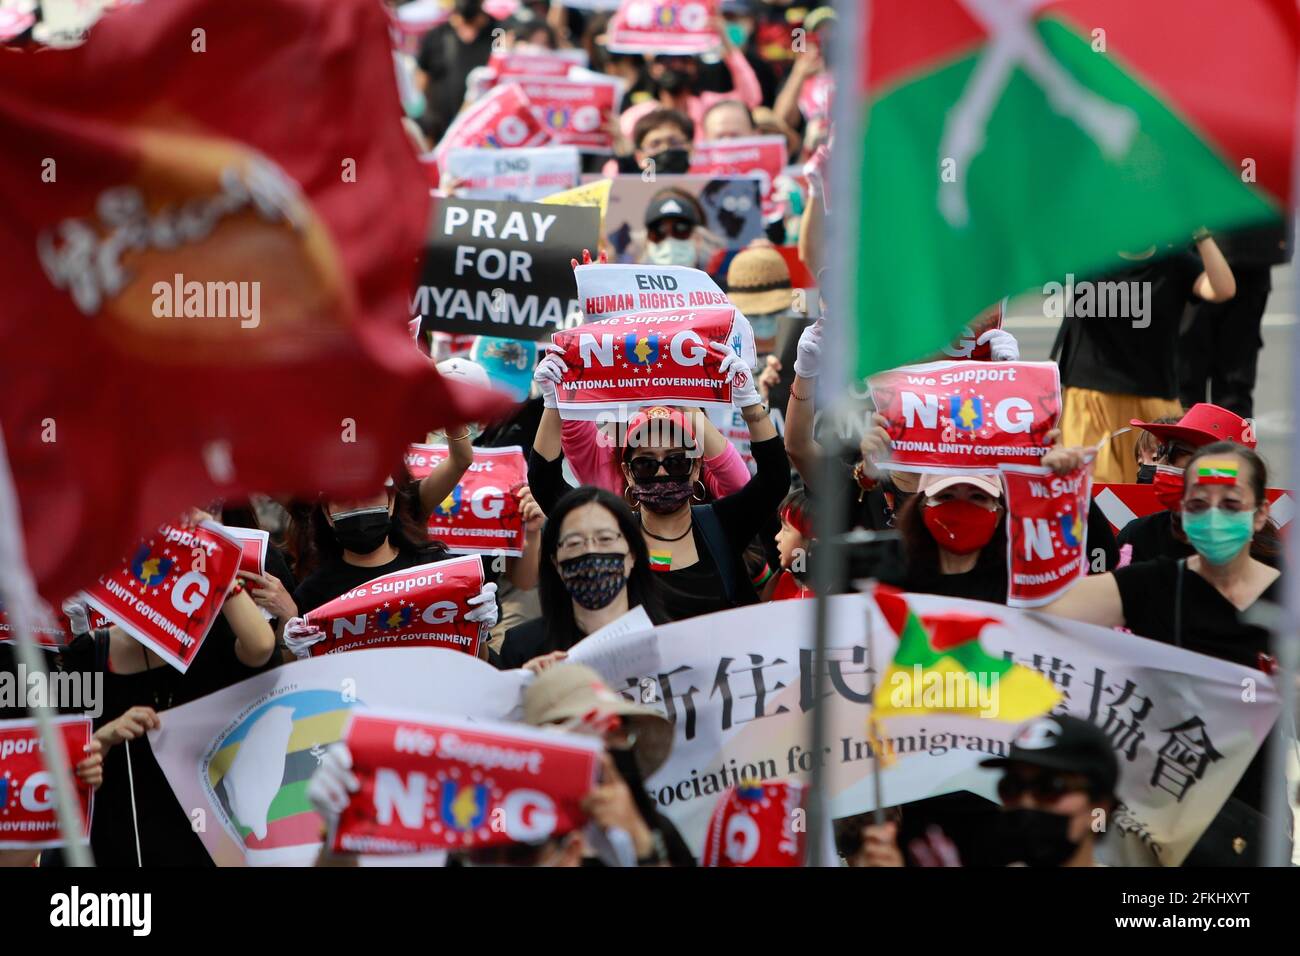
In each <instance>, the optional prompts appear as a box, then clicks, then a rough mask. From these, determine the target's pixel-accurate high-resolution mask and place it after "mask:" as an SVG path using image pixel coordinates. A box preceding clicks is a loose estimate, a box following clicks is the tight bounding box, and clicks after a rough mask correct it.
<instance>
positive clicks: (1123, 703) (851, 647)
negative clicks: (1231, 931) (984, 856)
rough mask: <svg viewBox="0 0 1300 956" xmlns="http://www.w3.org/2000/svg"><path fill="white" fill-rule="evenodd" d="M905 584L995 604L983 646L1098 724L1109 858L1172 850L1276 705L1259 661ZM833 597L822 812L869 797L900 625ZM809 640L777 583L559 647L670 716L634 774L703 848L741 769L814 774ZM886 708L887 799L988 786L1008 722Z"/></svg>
mask: <svg viewBox="0 0 1300 956" xmlns="http://www.w3.org/2000/svg"><path fill="white" fill-rule="evenodd" d="M907 598H908V601H909V603H910V604H911V606H912V608H913V610H915V611H916V612H917V613H918V614H937V613H942V612H945V611H948V612H953V611H955V612H966V613H974V614H978V615H980V616H984V617H988V618H992V619H994V621H995V622H996V623H993V624H989V625H987V626H986V627H985V629H984V631H983V633H982V635H981V638H980V641H981V644H982V645H983V647H984V648H985V649H986V650H987V651H988V652H989V653H991V654H995V655H1002V654H1005V653H1010V655H1011V656H1012V657H1013V658H1014V660H1015V661H1016V662H1017V663H1020V664H1023V665H1025V666H1028V667H1032V668H1034V669H1036V670H1038V671H1039V672H1040V673H1042V674H1044V675H1045V676H1047V677H1048V679H1050V680H1051V681H1052V682H1053V684H1055V685H1056V687H1057V689H1058V690H1059V691H1060V692H1061V693H1062V695H1063V701H1062V704H1061V705H1060V708H1059V710H1060V711H1061V712H1066V713H1071V714H1075V715H1077V716H1079V717H1082V718H1085V719H1088V720H1091V721H1092V722H1093V723H1095V724H1097V725H1098V726H1100V727H1101V728H1102V729H1103V730H1105V731H1106V733H1107V734H1108V735H1109V736H1110V738H1111V741H1112V743H1113V744H1114V746H1115V751H1116V755H1117V757H1118V759H1119V764H1120V784H1119V787H1118V793H1119V797H1120V799H1121V801H1122V803H1123V806H1122V807H1120V808H1119V809H1118V810H1117V812H1116V813H1115V814H1113V815H1112V819H1111V821H1110V823H1111V828H1110V832H1108V834H1107V835H1106V838H1105V839H1104V840H1103V841H1102V842H1101V844H1100V847H1099V854H1100V855H1101V857H1102V858H1103V860H1104V861H1105V862H1108V863H1111V864H1112V865H1116V864H1127V865H1165V866H1177V865H1178V864H1179V863H1180V862H1181V861H1182V859H1183V858H1184V857H1185V856H1186V855H1187V852H1188V851H1189V850H1190V849H1191V847H1192V845H1193V844H1194V843H1195V842H1196V840H1197V838H1199V836H1200V834H1201V833H1202V832H1203V831H1204V829H1205V827H1206V826H1208V825H1209V822H1210V821H1211V820H1212V819H1213V817H1214V816H1215V814H1216V813H1217V812H1218V811H1219V809H1220V807H1221V806H1222V805H1223V803H1224V801H1225V800H1226V799H1227V797H1228V794H1229V793H1230V792H1231V791H1232V788H1233V787H1234V786H1235V785H1236V783H1237V781H1238V779H1239V778H1240V777H1241V775H1242V773H1243V771H1244V770H1245V769H1246V766H1247V764H1249V762H1250V760H1251V758H1252V757H1253V756H1254V754H1255V751H1256V750H1257V749H1258V747H1259V745H1260V742H1261V741H1262V740H1263V738H1264V736H1265V734H1267V732H1268V730H1269V728H1270V727H1272V725H1273V722H1274V721H1275V720H1276V718H1277V714H1278V710H1279V706H1278V700H1277V693H1276V690H1275V688H1274V686H1273V683H1272V681H1271V679H1270V678H1269V677H1268V676H1266V675H1265V674H1263V673H1262V672H1260V671H1255V670H1251V669H1248V668H1245V667H1240V666H1238V665H1235V664H1230V663H1227V662H1224V661H1219V660H1215V659H1213V658H1209V657H1205V656H1202V655H1200V654H1193V653H1191V652H1189V651H1184V650H1181V649H1178V648H1175V647H1170V646H1167V645H1164V644H1159V643H1156V642H1154V641H1148V640H1145V639H1143V638H1139V637H1134V636H1132V635H1130V634H1125V633H1121V632H1118V631H1113V630H1109V629H1106V628H1100V627H1094V626H1092V625H1088V624H1079V623H1076V622H1073V621H1066V620H1062V619H1060V618H1055V617H1051V616H1048V615H1045V614H1042V613H1037V612H1031V611H1018V610H1013V609H1011V608H1005V607H1002V606H1000V605H993V604H985V603H982V602H978V601H965V600H958V599H954V598H942V597H936V596H933V595H908V596H907ZM829 610H830V628H831V630H830V640H829V643H828V648H829V651H828V656H827V659H826V660H825V661H824V662H823V663H822V665H821V666H822V667H823V668H824V669H825V672H826V673H827V680H826V684H827V693H828V697H829V699H830V703H831V706H830V710H829V713H828V722H827V744H828V746H827V749H826V751H825V755H824V761H825V764H826V770H827V775H826V781H827V786H828V788H829V794H828V795H829V798H830V810H831V815H832V816H833V817H836V818H838V817H844V816H850V815H853V814H857V813H862V812H864V811H867V810H870V809H873V808H874V805H875V802H874V793H873V781H872V777H871V772H872V768H873V765H874V760H873V759H872V749H871V744H870V742H869V740H868V735H867V717H868V714H869V712H870V706H869V703H868V701H869V700H870V693H871V691H872V689H873V682H874V678H875V675H876V674H880V673H883V672H884V670H885V668H886V667H887V666H888V664H889V662H890V660H891V659H892V658H893V655H894V652H895V650H896V646H897V640H896V638H895V637H894V634H893V632H892V631H891V630H890V629H889V627H888V625H887V624H886V623H885V620H884V618H883V617H882V616H881V615H880V613H879V611H878V610H877V609H876V608H875V606H874V604H869V602H868V601H867V599H866V598H865V597H863V596H861V595H840V596H837V597H834V598H831V601H830V609H829ZM868 622H870V638H871V639H870V642H868ZM813 641H814V637H813V602H811V601H781V602H775V603H769V604H762V605H756V606H753V607H746V608H739V609H736V610H732V611H724V612H721V613H719V614H710V615H706V616H703V617H697V618H692V619H689V620H686V621H679V622H676V623H674V624H668V625H664V626H662V627H659V628H657V629H653V630H645V629H642V630H639V631H634V632H631V633H625V634H622V635H619V636H616V637H608V636H606V637H602V640H601V642H600V644H599V646H598V647H596V648H594V649H592V650H586V649H584V647H583V644H581V643H580V644H578V645H577V646H576V647H574V648H573V649H572V650H571V651H570V652H569V659H570V660H571V661H578V662H581V663H584V664H587V665H588V666H590V667H593V668H595V669H596V670H597V671H598V672H600V673H601V674H602V676H603V677H604V678H605V680H606V681H608V682H609V684H610V686H611V687H613V688H615V689H616V690H618V691H620V692H621V693H623V694H625V695H626V696H628V697H629V698H631V699H633V700H636V701H639V702H642V703H648V704H651V705H652V706H655V707H657V708H658V709H660V710H661V711H662V712H663V713H664V714H665V715H666V716H667V717H668V718H669V719H670V720H672V721H673V722H674V724H675V744H674V748H673V752H672V755H671V756H670V757H669V759H668V762H667V763H665V764H664V766H663V767H662V768H661V769H660V770H659V771H658V772H657V773H656V774H655V775H654V776H653V777H652V778H651V779H650V780H649V781H648V783H647V786H648V788H649V790H650V791H651V794H652V795H653V797H654V799H655V800H656V801H657V802H658V804H659V807H660V809H661V810H662V811H663V812H664V813H665V814H666V815H667V816H668V817H669V818H670V819H672V821H673V822H674V823H675V824H676V825H677V826H678V828H679V829H680V830H681V832H682V835H683V836H684V837H685V838H686V840H687V842H688V843H689V844H690V845H691V848H692V850H693V851H694V852H695V853H696V854H697V855H698V854H699V853H700V852H701V851H702V849H703V846H704V837H705V832H706V829H707V826H708V821H709V816H710V814H711V813H712V811H713V808H714V805H715V804H716V802H717V800H718V798H719V797H720V796H721V795H722V794H723V793H724V792H725V791H726V789H727V788H728V787H729V786H733V785H735V784H736V783H738V782H739V781H740V780H741V779H743V778H745V777H747V776H748V777H752V778H754V779H759V780H770V779H784V778H790V779H795V780H806V779H807V778H808V777H809V776H810V771H811V770H812V766H813V754H812V753H811V752H810V750H809V746H810V742H809V738H810V732H811V716H810V709H811V707H812V706H813V702H814V699H815V698H814V694H815V690H814V677H815V674H816V670H815V668H814V662H813ZM868 643H870V652H869V653H868V649H867V648H868ZM869 665H870V666H869ZM882 723H883V725H884V726H883V729H882V731H881V733H882V736H884V737H886V738H888V740H889V741H891V742H892V747H893V749H894V750H895V751H896V752H897V753H898V758H897V759H896V760H895V761H894V762H893V763H892V764H891V765H890V766H888V767H887V768H886V769H885V770H884V771H883V772H882V774H881V787H882V793H883V795H884V801H885V803H886V804H888V805H895V804H901V803H907V802H910V801H913V800H919V799H923V798H925V797H930V796H937V795H940V794H944V793H951V792H954V791H959V790H967V791H970V792H972V793H976V794H979V795H981V796H985V797H988V798H990V799H996V798H995V796H994V794H995V788H996V783H997V780H998V777H999V774H998V772H996V771H991V770H984V769H981V768H980V767H979V766H978V763H979V761H981V760H983V759H985V758H987V757H989V756H1006V754H1007V751H1008V748H1009V742H1010V740H1011V738H1012V737H1013V736H1014V734H1015V731H1016V729H1017V725H1016V724H1011V723H1002V722H999V721H995V720H992V719H985V718H979V717H955V716H948V715H935V714H930V715H927V716H924V717H890V718H886V719H884V720H883V721H882Z"/></svg>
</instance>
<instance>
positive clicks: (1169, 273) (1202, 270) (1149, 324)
mask: <svg viewBox="0 0 1300 956" xmlns="http://www.w3.org/2000/svg"><path fill="white" fill-rule="evenodd" d="M1195 241H1196V254H1193V253H1191V252H1189V251H1177V252H1172V253H1166V254H1158V252H1157V249H1156V247H1155V246H1152V247H1151V248H1150V249H1148V250H1144V251H1143V252H1141V253H1137V254H1125V253H1121V255H1123V257H1124V258H1126V259H1128V260H1130V261H1132V262H1133V265H1132V266H1131V267H1130V268H1128V269H1126V270H1125V271H1122V272H1116V273H1114V274H1111V275H1108V276H1100V277H1097V281H1094V282H1088V283H1082V282H1081V283H1079V284H1078V286H1077V287H1076V297H1075V299H1074V300H1073V302H1072V303H1071V305H1072V308H1071V310H1070V313H1069V315H1068V316H1067V317H1066V318H1065V321H1064V322H1063V323H1062V325H1061V330H1060V333H1059V334H1058V336H1057V340H1056V344H1055V345H1054V346H1053V349H1052V357H1053V358H1056V357H1057V355H1059V356H1060V365H1061V386H1062V396H1061V397H1062V413H1061V428H1062V430H1063V431H1064V433H1065V435H1064V437H1065V444H1066V445H1068V446H1070V447H1075V446H1087V445H1091V446H1096V445H1099V444H1100V445H1101V446H1102V447H1101V450H1100V452H1099V453H1098V455H1097V460H1096V463H1095V464H1094V466H1093V475H1094V476H1095V479H1096V480H1097V481H1101V482H1130V481H1132V480H1133V479H1134V477H1135V475H1136V468H1135V466H1134V464H1133V446H1134V444H1135V443H1136V442H1137V436H1136V434H1134V433H1132V432H1129V433H1127V434H1124V435H1119V436H1116V437H1114V438H1113V439H1111V438H1110V436H1111V435H1112V434H1113V433H1114V432H1115V431H1117V430H1119V429H1122V428H1123V427H1124V426H1125V425H1127V424H1128V421H1129V419H1130V418H1133V417H1140V418H1145V419H1147V420H1148V421H1149V420H1151V419H1154V418H1159V417H1161V416H1165V415H1176V414H1179V413H1180V411H1181V406H1180V405H1179V403H1178V329H1179V323H1180V322H1181V320H1182V315H1183V307H1184V306H1185V305H1186V304H1187V303H1188V302H1190V301H1192V300H1193V299H1194V298H1199V299H1203V300H1205V301H1206V302H1226V301H1228V300H1229V299H1231V298H1232V297H1233V295H1234V294H1235V292H1236V285H1235V282H1234V280H1233V275H1232V270H1231V269H1230V268H1229V267H1228V263H1227V262H1226V261H1225V260H1224V258H1223V253H1222V252H1220V251H1219V247H1218V246H1217V245H1216V244H1215V242H1214V239H1213V238H1211V237H1210V235H1209V233H1208V232H1205V231H1204V230H1201V231H1200V232H1199V233H1198V234H1197V235H1196V237H1195ZM1061 291H1062V292H1064V290H1061ZM1062 304H1063V305H1064V299H1063V297H1062ZM1062 313H1064V308H1062ZM1107 439H1110V440H1107Z"/></svg>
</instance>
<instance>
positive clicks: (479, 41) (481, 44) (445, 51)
mask: <svg viewBox="0 0 1300 956" xmlns="http://www.w3.org/2000/svg"><path fill="white" fill-rule="evenodd" d="M491 52H492V23H491V21H489V22H488V23H487V24H486V25H485V26H484V27H483V28H482V29H481V30H479V32H478V35H477V36H476V37H475V38H474V41H473V42H472V43H465V42H464V41H462V40H461V38H460V37H458V36H457V35H456V31H455V29H453V27H452V25H451V24H450V23H441V24H439V25H438V26H436V27H434V28H433V29H432V30H430V31H429V32H428V33H426V34H425V35H424V36H423V37H422V38H421V39H420V49H419V52H418V53H417V55H416V58H415V62H416V63H417V64H418V65H419V67H420V69H421V70H423V71H424V72H425V74H426V75H427V76H428V77H429V85H428V86H427V87H426V88H425V91H424V95H425V101H426V111H425V124H426V129H427V131H428V132H429V133H430V134H431V135H432V137H433V138H434V139H440V138H441V137H442V134H443V133H444V132H446V129H447V126H448V125H449V124H450V123H451V121H452V119H453V118H454V117H455V115H456V113H457V112H458V111H459V110H460V107H461V103H463V102H464V100H465V81H466V79H467V78H468V77H469V74H470V71H471V70H473V69H475V68H476V67H480V66H487V61H488V56H489V55H490V54H491Z"/></svg>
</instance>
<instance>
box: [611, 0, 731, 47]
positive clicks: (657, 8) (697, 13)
mask: <svg viewBox="0 0 1300 956" xmlns="http://www.w3.org/2000/svg"><path fill="white" fill-rule="evenodd" d="M716 14H717V2H716V0H623V3H622V4H620V5H619V8H618V10H617V11H615V13H614V16H613V18H612V19H611V20H610V21H609V28H608V30H607V32H606V34H605V36H606V42H605V46H606V48H607V49H608V50H609V52H611V53H651V54H656V55H659V54H662V55H666V56H697V55H699V54H701V53H709V52H711V51H713V50H716V49H717V48H718V46H719V45H720V43H721V40H720V38H719V37H718V34H717V32H716V30H715V29H714V25H713V24H714V17H715V16H716Z"/></svg>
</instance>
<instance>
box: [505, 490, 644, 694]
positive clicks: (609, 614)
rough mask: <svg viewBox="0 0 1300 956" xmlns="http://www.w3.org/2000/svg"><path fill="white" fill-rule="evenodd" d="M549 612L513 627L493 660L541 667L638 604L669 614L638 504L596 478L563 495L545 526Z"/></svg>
mask: <svg viewBox="0 0 1300 956" xmlns="http://www.w3.org/2000/svg"><path fill="white" fill-rule="evenodd" d="M538 571H539V582H538V588H539V596H540V598H541V603H542V616H541V617H538V618H534V619H533V620H531V621H525V622H524V623H523V624H519V625H517V626H515V627H512V628H511V629H510V630H508V631H506V636H505V640H504V641H503V642H502V645H501V653H500V655H499V656H498V657H496V658H495V659H494V660H493V662H494V663H496V664H497V665H498V666H499V667H501V668H502V669H508V668H512V667H529V668H530V669H532V670H542V669H545V668H546V667H548V666H550V665H551V664H552V663H554V662H555V661H558V660H562V659H563V658H564V656H565V652H567V651H568V649H569V648H570V647H572V646H573V645H574V644H576V643H577V642H578V641H580V640H582V638H584V637H585V636H587V635H588V634H590V633H592V632H593V631H596V630H599V629H600V628H602V627H604V626H605V625H606V624H608V623H609V622H610V621H613V620H615V619H617V618H619V617H622V616H623V615H624V614H626V613H627V612H628V611H629V610H631V609H632V608H634V607H642V608H644V609H645V612H646V614H647V615H649V617H650V620H652V621H654V622H655V623H656V624H659V623H663V621H664V620H665V617H664V612H663V608H662V604H661V600H660V596H659V584H658V581H656V580H655V576H654V572H653V571H651V570H650V552H649V549H648V548H647V547H646V543H645V538H644V537H642V535H641V529H640V526H639V524H638V523H637V520H636V516H635V515H633V513H632V510H631V509H630V508H628V506H627V505H626V504H625V503H624V502H623V501H622V499H620V498H619V497H618V496H617V495H614V494H611V493H610V492H608V491H605V490H604V489H603V488H595V487H592V486H590V485H587V486H584V487H582V488H575V489H573V490H572V491H570V492H569V493H568V494H566V495H564V496H563V497H562V498H560V500H559V501H558V502H556V505H555V507H554V508H553V509H552V511H551V514H550V515H548V516H547V519H546V524H545V526H544V527H543V528H542V542H541V555H540V558H539V569H538Z"/></svg>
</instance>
